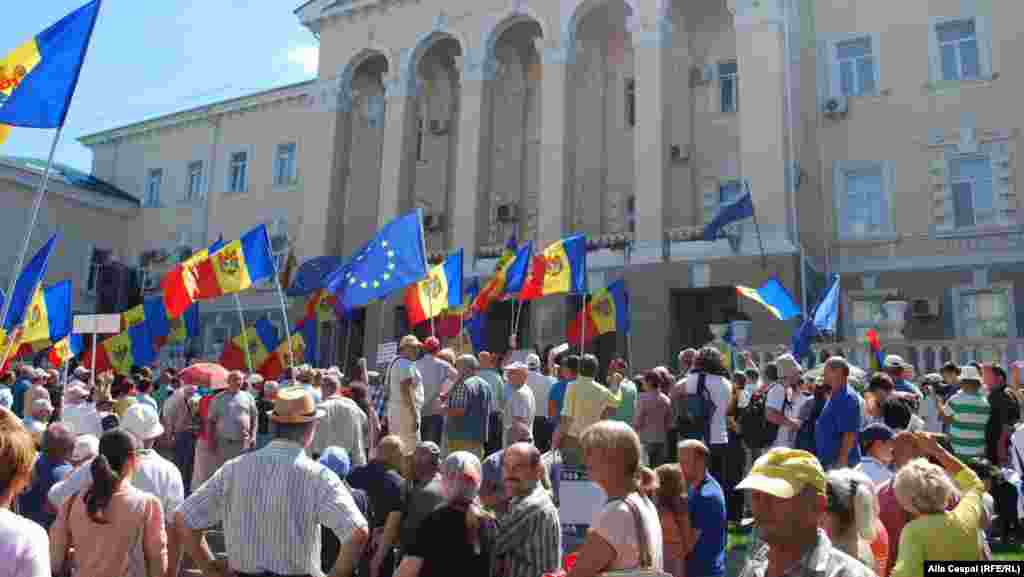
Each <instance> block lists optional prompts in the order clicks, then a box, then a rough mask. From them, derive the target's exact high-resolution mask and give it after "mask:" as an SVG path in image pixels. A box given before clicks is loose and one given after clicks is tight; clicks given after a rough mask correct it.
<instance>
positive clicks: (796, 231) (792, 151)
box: [782, 0, 807, 316]
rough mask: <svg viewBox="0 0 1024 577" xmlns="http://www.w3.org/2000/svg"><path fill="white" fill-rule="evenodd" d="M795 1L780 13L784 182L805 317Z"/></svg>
mask: <svg viewBox="0 0 1024 577" xmlns="http://www.w3.org/2000/svg"><path fill="white" fill-rule="evenodd" d="M795 1H796V0H785V2H784V3H783V12H782V27H783V34H782V36H783V45H784V50H785V51H786V55H785V58H784V63H785V66H784V67H783V72H784V74H785V86H786V133H787V140H788V141H789V142H788V143H787V148H788V151H787V159H786V160H787V163H788V165H789V166H788V168H787V170H786V174H787V175H788V178H787V179H786V181H787V182H786V187H787V188H788V189H789V190H787V195H788V197H789V199H788V200H789V218H790V221H791V223H792V225H791V228H790V231H791V237H790V240H791V241H792V242H793V243H794V244H796V245H797V247H798V248H799V251H800V259H799V261H800V278H801V281H800V282H801V287H800V288H801V291H800V292H801V293H802V295H803V298H802V300H803V303H802V304H803V310H804V315H805V316H806V314H807V284H806V281H807V278H806V274H805V270H806V267H805V264H804V263H805V258H806V256H805V255H804V245H803V243H802V242H801V241H800V215H799V212H798V209H797V198H796V183H797V179H798V178H799V175H798V174H797V173H796V170H795V169H796V167H797V163H796V143H795V142H794V139H793V78H792V73H791V69H792V66H793V62H792V60H793V56H792V55H793V49H792V44H791V43H792V37H791V36H792V34H791V32H790V28H789V21H790V11H791V5H792V3H793V2H795Z"/></svg>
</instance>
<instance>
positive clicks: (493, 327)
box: [485, 300, 534, 354]
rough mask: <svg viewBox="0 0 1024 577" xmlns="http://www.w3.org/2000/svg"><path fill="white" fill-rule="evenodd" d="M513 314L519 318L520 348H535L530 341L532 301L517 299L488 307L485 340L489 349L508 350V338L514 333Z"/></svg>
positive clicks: (501, 352)
mask: <svg viewBox="0 0 1024 577" xmlns="http://www.w3.org/2000/svg"><path fill="white" fill-rule="evenodd" d="M513 316H515V317H516V318H518V319H519V320H518V324H519V348H520V349H529V348H533V344H534V343H531V342H530V337H529V335H530V303H529V302H524V303H522V304H520V303H519V302H518V301H515V300H508V301H501V302H496V303H492V304H491V306H490V308H488V309H487V324H486V329H485V334H486V336H485V342H486V343H487V350H489V351H491V352H493V353H499V354H504V353H506V352H508V350H509V346H508V338H509V335H511V334H512V322H513Z"/></svg>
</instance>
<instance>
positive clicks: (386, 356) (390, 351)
mask: <svg viewBox="0 0 1024 577" xmlns="http://www.w3.org/2000/svg"><path fill="white" fill-rule="evenodd" d="M397 356H398V342H397V341H392V342H390V343H381V345H380V347H378V348H377V366H378V367H386V366H387V365H388V363H390V362H391V361H393V360H395V357H397Z"/></svg>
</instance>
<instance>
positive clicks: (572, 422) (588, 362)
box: [554, 354, 622, 466]
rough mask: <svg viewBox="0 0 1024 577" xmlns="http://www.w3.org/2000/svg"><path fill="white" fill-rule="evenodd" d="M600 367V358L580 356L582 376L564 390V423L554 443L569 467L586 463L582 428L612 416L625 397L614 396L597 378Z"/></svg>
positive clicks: (588, 355) (580, 373) (580, 374)
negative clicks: (581, 439) (583, 452)
mask: <svg viewBox="0 0 1024 577" xmlns="http://www.w3.org/2000/svg"><path fill="white" fill-rule="evenodd" d="M598 367H599V364H598V361H597V357H595V356H594V355H591V354H586V355H583V357H582V358H580V369H579V377H578V378H577V379H576V380H575V381H573V382H572V383H570V384H569V388H568V389H567V390H566V393H565V402H564V403H563V406H562V424H561V426H560V427H559V436H558V439H557V442H555V443H554V446H555V448H557V449H560V450H561V452H562V461H563V462H564V463H565V464H566V465H567V466H579V465H580V464H582V463H583V454H582V445H581V444H580V438H581V437H582V436H583V431H585V430H586V429H587V428H588V427H590V425H593V424H594V423H597V422H598V421H601V420H603V419H608V418H610V417H611V416H612V415H613V414H615V409H616V408H618V406H619V403H620V402H621V400H622V397H621V395H615V394H614V393H612V392H611V391H609V390H608V389H607V388H605V386H604V385H602V384H601V383H599V382H597V381H596V380H594V379H595V377H597V370H598Z"/></svg>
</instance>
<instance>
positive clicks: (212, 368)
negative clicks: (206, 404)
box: [178, 363, 228, 389]
mask: <svg viewBox="0 0 1024 577" xmlns="http://www.w3.org/2000/svg"><path fill="white" fill-rule="evenodd" d="M178 378H180V379H181V380H182V381H183V382H185V383H188V384H190V385H199V386H205V387H208V388H211V389H223V388H224V387H226V386H227V383H228V370H227V369H225V368H224V367H222V366H220V365H218V364H217V363H196V364H194V365H189V366H187V367H185V368H184V369H181V372H180V373H178Z"/></svg>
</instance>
